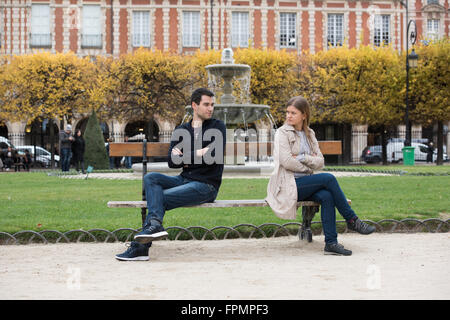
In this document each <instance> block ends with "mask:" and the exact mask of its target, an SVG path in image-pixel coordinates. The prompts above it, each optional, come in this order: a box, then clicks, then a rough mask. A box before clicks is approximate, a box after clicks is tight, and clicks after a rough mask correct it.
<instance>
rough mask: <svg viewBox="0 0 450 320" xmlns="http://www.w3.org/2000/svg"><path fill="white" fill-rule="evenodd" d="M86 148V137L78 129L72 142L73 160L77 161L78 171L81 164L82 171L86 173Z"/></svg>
mask: <svg viewBox="0 0 450 320" xmlns="http://www.w3.org/2000/svg"><path fill="white" fill-rule="evenodd" d="M84 150H85V143H84V138H83V135H82V133H81V130H80V129H77V131H76V132H75V136H74V140H73V142H72V153H73V160H74V163H75V167H76V170H77V172H80V166H81V172H82V173H83V174H84V173H85V172H84Z"/></svg>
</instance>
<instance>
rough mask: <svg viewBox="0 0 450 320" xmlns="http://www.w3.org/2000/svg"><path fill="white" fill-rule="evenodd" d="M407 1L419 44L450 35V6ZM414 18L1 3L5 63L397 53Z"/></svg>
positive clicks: (256, 1)
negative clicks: (140, 54)
mask: <svg viewBox="0 0 450 320" xmlns="http://www.w3.org/2000/svg"><path fill="white" fill-rule="evenodd" d="M405 1H408V7H409V10H408V11H409V19H410V20H415V22H416V26H417V35H418V38H419V41H420V40H425V39H430V38H431V39H438V38H443V37H448V36H449V22H450V18H449V0H405ZM405 12H406V11H405V7H404V5H403V4H402V3H401V2H400V1H389V0H379V1H378V0H372V1H357V0H348V1H343V0H328V1H327V0H325V1H319V0H316V1H314V0H300V1H294V0H283V1H282V0H249V1H243V0H236V1H233V0H0V54H1V55H21V54H27V53H32V52H34V51H36V50H47V51H50V52H69V51H72V52H74V53H76V54H77V55H79V56H87V55H92V56H95V55H106V56H113V57H118V56H120V55H121V54H126V53H130V52H133V51H134V50H136V49H137V48H139V47H147V48H155V49H159V50H163V51H173V52H177V53H180V54H190V53H193V52H195V51H196V50H208V49H216V50H221V49H224V48H227V47H231V48H238V47H241V48H242V47H255V48H269V49H275V50H280V49H286V50H288V51H292V52H296V53H299V54H300V53H301V52H302V51H309V52H311V53H315V52H318V51H321V50H327V49H328V48H329V47H330V46H338V45H342V44H343V43H344V42H345V43H347V44H348V46H349V47H358V46H359V45H368V44H371V45H375V46H379V45H383V44H390V45H392V47H393V48H394V49H396V50H398V51H402V50H404V49H405V48H406V41H407V37H406V30H405V29H406V25H407V21H406V14H405ZM84 120H85V118H84V119H83V116H80V118H79V119H77V120H75V123H73V124H74V125H75V126H77V125H78V126H80V125H81V124H82V122H83V121H84ZM130 121H131V120H130ZM153 122H154V123H152V124H151V125H149V127H151V128H153V129H151V130H152V132H153V133H154V132H155V131H156V132H158V131H159V134H158V133H157V134H156V138H155V139H157V140H161V139H162V137H163V136H164V139H167V137H168V136H170V135H168V134H167V132H170V130H171V129H173V127H174V126H175V124H174V123H171V122H170V121H167V120H166V119H161V118H159V117H155V118H154V119H153ZM155 124H156V129H157V130H156V129H155ZM57 125H58V126H59V122H57ZM127 125H128V123H119V122H117V121H115V120H110V121H108V122H107V123H106V124H105V128H107V130H109V132H110V133H111V134H113V135H116V136H118V137H122V136H124V135H125V134H126V131H127V130H126V128H127ZM3 126H6V128H3V129H1V128H0V133H1V132H2V130H3V131H4V132H5V131H7V132H8V135H9V136H13V137H14V140H15V144H17V145H20V144H24V143H25V142H26V141H25V140H26V132H27V130H30V129H29V128H27V126H26V124H24V123H10V122H6V124H4V125H3ZM140 126H141V127H142V125H140ZM364 128H365V127H364V126H358V125H355V126H354V131H355V132H360V131H361V130H362V132H364V130H366V131H367V126H366V129H364ZM419 128H420V127H419ZM130 130H131V129H129V130H128V131H129V132H131V131H132V130H131V131H130ZM140 130H141V131H145V129H142V128H140ZM416 132H419V133H418V135H420V130H419V131H417V130H416ZM335 138H336V137H335ZM352 139H353V138H352ZM361 139H362V140H364V139H365V138H364V135H362V136H361V135H358V136H356V137H355V138H354V140H355V141H353V142H354V143H356V141H358V143H357V144H358V147H356V145H355V147H354V148H352V149H353V151H352V152H353V153H354V154H353V155H352V159H356V158H358V157H359V154H360V150H359V149H360V148H361V146H360V145H362V148H363V147H364V144H365V143H366V142H365V141H362V142H360V141H359V140H361ZM447 140H448V139H447ZM366 141H367V139H366ZM447 144H448V143H447Z"/></svg>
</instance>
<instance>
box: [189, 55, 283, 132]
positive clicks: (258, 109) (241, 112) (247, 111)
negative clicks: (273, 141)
mask: <svg viewBox="0 0 450 320" xmlns="http://www.w3.org/2000/svg"><path fill="white" fill-rule="evenodd" d="M206 71H207V72H208V85H209V87H210V88H211V89H213V92H220V91H222V92H223V94H222V95H221V96H220V98H219V99H220V102H219V103H217V104H216V105H215V106H214V114H213V118H215V119H220V120H222V121H224V122H225V125H227V124H243V125H244V128H246V130H247V128H248V124H249V123H252V122H255V121H257V120H260V119H262V118H267V119H268V120H269V122H270V124H271V127H272V128H273V127H275V121H274V119H273V117H272V115H271V114H270V107H269V106H268V105H263V104H253V103H250V75H251V74H250V71H251V69H250V66H249V65H246V64H235V63H234V59H233V50H232V49H231V48H226V49H224V50H223V52H222V63H220V64H211V65H208V66H206ZM220 79H223V87H222V88H219V87H218V83H219V82H220ZM233 80H238V81H239V82H240V84H241V95H240V100H241V101H240V102H239V103H236V97H235V96H234V95H233V89H234V88H233ZM190 116H192V108H191V106H186V115H185V117H184V119H183V122H184V121H186V120H187V119H188V118H189V117H190Z"/></svg>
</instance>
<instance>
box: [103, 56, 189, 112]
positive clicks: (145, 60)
mask: <svg viewBox="0 0 450 320" xmlns="http://www.w3.org/2000/svg"><path fill="white" fill-rule="evenodd" d="M105 67H106V68H107V69H108V74H107V75H106V76H105V79H104V80H105V81H104V83H103V88H102V90H103V92H104V95H105V101H104V102H105V103H104V105H105V106H106V107H107V108H108V109H109V116H114V117H116V118H119V119H121V118H128V119H150V118H152V117H153V115H155V114H159V115H160V116H161V117H164V118H169V119H181V117H182V115H183V114H184V106H185V105H186V104H187V102H188V100H189V96H190V89H191V88H192V84H193V80H192V79H191V77H192V72H193V71H192V68H191V67H192V65H191V64H190V63H187V62H186V59H183V57H181V56H179V55H175V54H172V53H167V52H161V51H158V50H147V49H142V48H141V49H139V50H137V51H136V52H134V53H132V54H126V55H123V56H121V57H120V58H119V59H117V60H113V61H111V63H110V64H109V65H108V64H106V65H105Z"/></svg>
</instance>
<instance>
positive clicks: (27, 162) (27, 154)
mask: <svg viewBox="0 0 450 320" xmlns="http://www.w3.org/2000/svg"><path fill="white" fill-rule="evenodd" d="M31 161H32V160H31V154H30V150H28V149H26V150H25V156H24V157H23V165H24V167H25V170H27V171H30V165H31Z"/></svg>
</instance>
